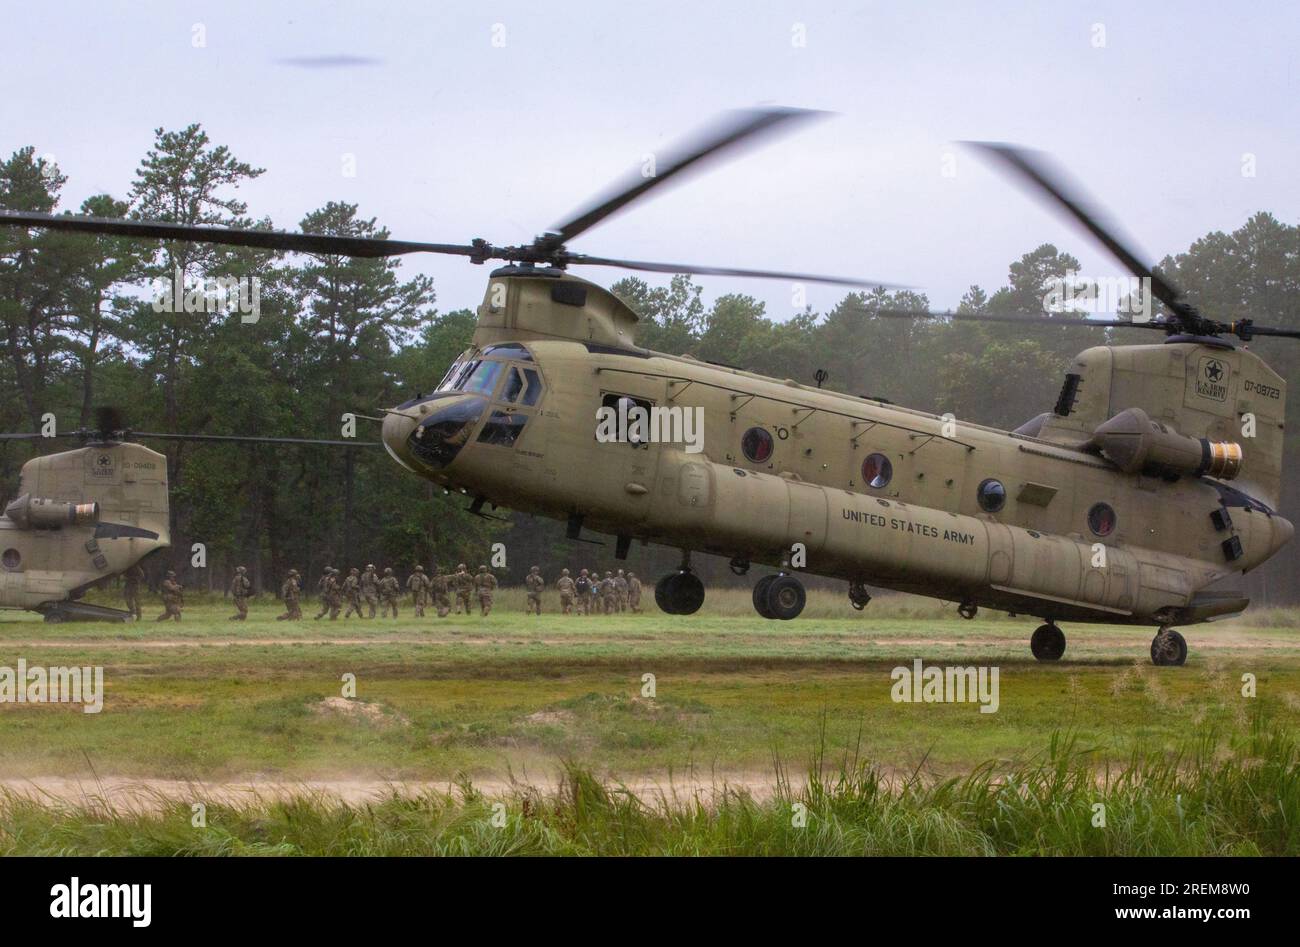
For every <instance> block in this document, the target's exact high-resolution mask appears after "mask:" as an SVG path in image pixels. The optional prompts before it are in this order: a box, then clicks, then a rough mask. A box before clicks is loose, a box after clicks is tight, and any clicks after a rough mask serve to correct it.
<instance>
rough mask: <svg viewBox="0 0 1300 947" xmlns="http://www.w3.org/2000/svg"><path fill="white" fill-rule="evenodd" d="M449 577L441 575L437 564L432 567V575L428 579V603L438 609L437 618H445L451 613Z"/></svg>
mask: <svg viewBox="0 0 1300 947" xmlns="http://www.w3.org/2000/svg"><path fill="white" fill-rule="evenodd" d="M450 589H451V576H447V575H443V574H442V570H441V569H439V568H438V565H437V563H434V566H433V575H432V576H430V577H429V601H430V603H431V604H433V605H436V606H437V607H438V617H439V618H446V617H447V616H448V615H449V614H450V613H451V599H450V598H449V597H448V594H447V593H448V592H449V590H450Z"/></svg>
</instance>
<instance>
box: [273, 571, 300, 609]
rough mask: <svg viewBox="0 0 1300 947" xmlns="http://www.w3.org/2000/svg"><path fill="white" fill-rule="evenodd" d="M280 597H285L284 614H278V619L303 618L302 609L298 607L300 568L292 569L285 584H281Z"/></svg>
mask: <svg viewBox="0 0 1300 947" xmlns="http://www.w3.org/2000/svg"><path fill="white" fill-rule="evenodd" d="M280 597H281V598H283V599H284V614H283V615H278V616H276V619H275V620H276V621H298V620H299V619H301V618H302V609H301V608H299V607H298V570H297V569H290V570H289V575H288V578H286V579H285V580H284V585H282V586H280Z"/></svg>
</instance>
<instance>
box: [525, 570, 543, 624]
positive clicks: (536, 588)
mask: <svg viewBox="0 0 1300 947" xmlns="http://www.w3.org/2000/svg"><path fill="white" fill-rule="evenodd" d="M524 588H525V589H527V590H528V599H527V601H525V602H524V614H525V615H537V616H539V617H540V616H541V614H542V590H543V589H545V588H546V580H545V579H543V578H542V570H541V569H540V568H539V567H537V566H533V567H532V568H531V569H529V570H528V575H526V576H524Z"/></svg>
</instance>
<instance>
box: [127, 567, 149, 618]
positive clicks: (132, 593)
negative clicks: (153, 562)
mask: <svg viewBox="0 0 1300 947" xmlns="http://www.w3.org/2000/svg"><path fill="white" fill-rule="evenodd" d="M143 581H144V569H142V568H141V567H140V563H138V562H137V563H136V564H135V565H133V566H132V567H131V568H129V569H127V570H126V572H124V573H123V575H122V598H124V599H126V610H127V611H128V612H130V613H131V614H132V615H133V616H135V620H136V621H140V620H141V619H142V618H143V617H144V613H143V611H142V610H141V608H140V583H141V582H143Z"/></svg>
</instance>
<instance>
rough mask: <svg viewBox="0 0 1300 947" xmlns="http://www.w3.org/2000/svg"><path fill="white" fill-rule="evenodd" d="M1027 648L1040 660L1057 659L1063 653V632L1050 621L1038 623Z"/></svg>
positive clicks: (1059, 658)
mask: <svg viewBox="0 0 1300 947" xmlns="http://www.w3.org/2000/svg"><path fill="white" fill-rule="evenodd" d="M1029 650H1030V651H1032V652H1034V657H1036V658H1037V659H1038V660H1040V661H1059V660H1061V655H1063V654H1065V632H1063V631H1061V629H1059V628H1057V627H1056V626H1055V625H1054V624H1052V623H1051V622H1048V623H1047V624H1046V625H1039V626H1038V627H1037V628H1035V629H1034V634H1033V636H1032V637H1031V638H1030V639H1029Z"/></svg>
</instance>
